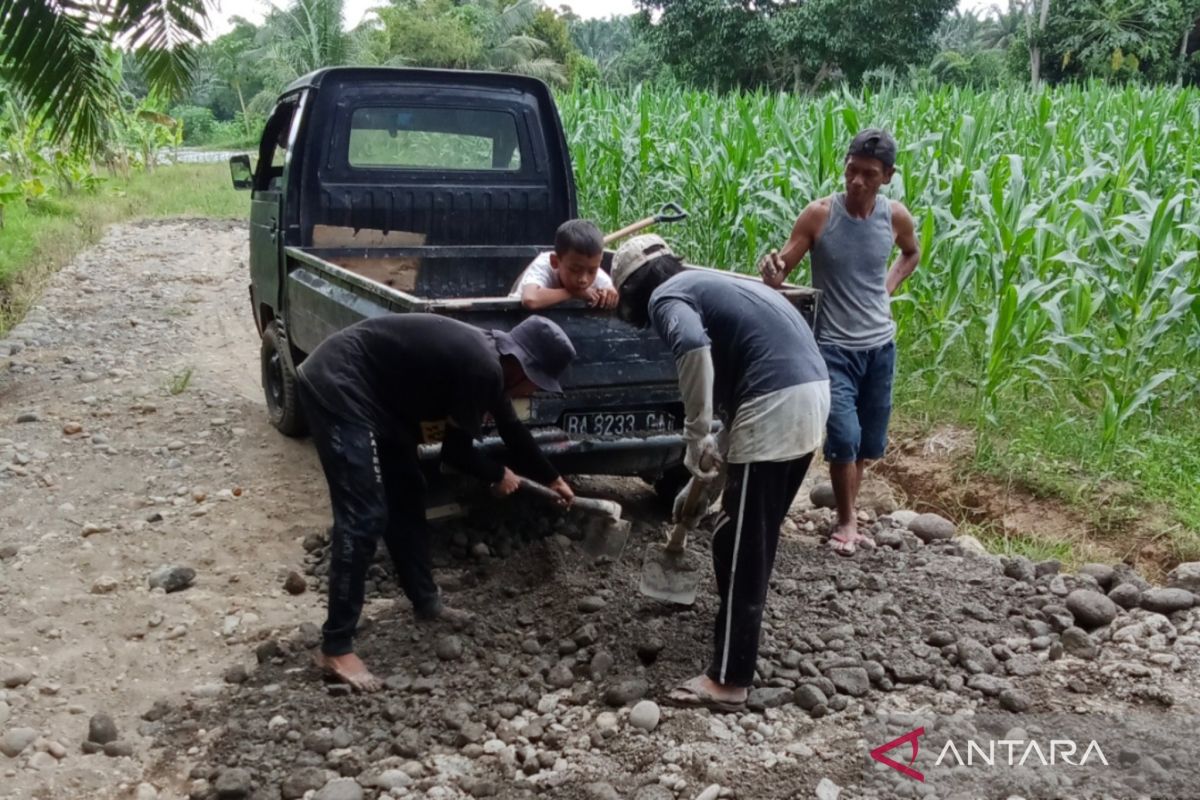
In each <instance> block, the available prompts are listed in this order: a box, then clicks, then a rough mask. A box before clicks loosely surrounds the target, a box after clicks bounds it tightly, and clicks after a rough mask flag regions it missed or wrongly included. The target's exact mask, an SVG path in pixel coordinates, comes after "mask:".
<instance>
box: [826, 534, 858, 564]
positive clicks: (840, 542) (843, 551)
mask: <svg viewBox="0 0 1200 800" xmlns="http://www.w3.org/2000/svg"><path fill="white" fill-rule="evenodd" d="M829 549H830V550H832V551H833V552H835V553H837V554H838V555H839V556H846V557H847V558H849V557H850V556H852V555H854V554H855V553H856V552H858V540H857V539H843V538H842V537H841V536H839V535H838V534H836V533H835V534H834V535H833V536H830V537H829Z"/></svg>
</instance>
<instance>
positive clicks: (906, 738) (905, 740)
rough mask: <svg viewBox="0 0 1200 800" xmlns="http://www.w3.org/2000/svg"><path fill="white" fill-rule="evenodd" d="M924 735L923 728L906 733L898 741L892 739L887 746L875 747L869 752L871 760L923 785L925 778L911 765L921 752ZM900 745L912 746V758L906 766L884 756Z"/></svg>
mask: <svg viewBox="0 0 1200 800" xmlns="http://www.w3.org/2000/svg"><path fill="white" fill-rule="evenodd" d="M924 735H925V728H924V727H921V728H917V729H916V730H912V731H909V732H908V733H906V734H904V735H903V736H901V737H900V738H898V739H892V740H891V741H890V742H888V743H887V744H883V745H880V746H879V747H876V748H875V749H874V750H872V751H871V758H873V759H875V760H876V761H878V762H879V763H881V764H886V765H887V766H889V767H891V768H892V769H894V770H896V771H897V772H899V773H900V774H902V775H907V776H908V777H910V778H912V779H913V780H916V781H920V782H921V783H924V782H925V776H924V775H922V774H921V773H920V772H918V771H917V770H915V769H913V768H912V763H913V762H914V761H916V760H917V753H919V752H920V751H921V742H920V739H921V737H922V736H924ZM902 744H907V745H911V746H912V756H911V757H910V758H909V759H908V763H907V764H901V763H900V762H899V761H894V760H892V759H890V758H888V757H887V756H885V755H884V753H886V752H887V751H889V750H894V749H895V748H897V747H899V746H900V745H902Z"/></svg>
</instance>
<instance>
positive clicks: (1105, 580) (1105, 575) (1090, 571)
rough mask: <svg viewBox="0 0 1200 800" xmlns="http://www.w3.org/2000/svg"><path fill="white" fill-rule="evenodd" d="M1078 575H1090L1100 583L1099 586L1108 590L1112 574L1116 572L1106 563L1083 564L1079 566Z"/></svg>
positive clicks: (1110, 585) (1111, 582) (1110, 586)
mask: <svg viewBox="0 0 1200 800" xmlns="http://www.w3.org/2000/svg"><path fill="white" fill-rule="evenodd" d="M1079 574H1080V575H1090V576H1091V577H1092V578H1094V579H1095V581H1096V583H1098V584H1100V588H1101V589H1104V590H1105V591H1108V590H1109V589H1111V588H1112V584H1113V576H1114V575H1115V574H1116V573H1115V572H1114V570H1113V568H1112V567H1111V566H1109V565H1108V564H1084V565H1083V566H1082V567H1080V568H1079Z"/></svg>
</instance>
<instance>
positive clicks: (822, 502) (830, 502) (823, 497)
mask: <svg viewBox="0 0 1200 800" xmlns="http://www.w3.org/2000/svg"><path fill="white" fill-rule="evenodd" d="M808 499H809V500H811V501H812V504H813V505H814V506H816V507H817V508H837V498H836V497H834V495H833V484H832V483H829V482H828V481H824V482H822V483H818V484H817V485H816V486H814V487H813V488H812V491H811V492H809V493H808Z"/></svg>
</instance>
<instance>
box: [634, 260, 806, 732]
mask: <svg viewBox="0 0 1200 800" xmlns="http://www.w3.org/2000/svg"><path fill="white" fill-rule="evenodd" d="M613 282H614V283H615V284H616V286H617V289H618V290H619V291H620V300H619V301H618V304H617V313H618V315H620V317H621V318H622V319H624V320H625V321H627V322H630V323H632V324H634V325H638V326H640V327H646V326H651V327H653V328H654V330H655V331H656V332H657V333H658V335H659V336H660V337H662V339H663V340H664V341H665V342H667V344H669V345H670V347H671V352H672V353H673V354H674V356H675V365H676V369H677V371H678V373H679V388H680V392H681V394H682V395H683V405H684V412H685V415H686V420H685V423H684V438H685V439H686V441H687V451H686V454H685V457H684V464H685V465H686V466H687V468H688V469H689V470H690V471H691V472H692V474H693V475H694V476H695V478H694V480H713V479H715V478H716V477H717V476H718V474H719V472H720V469H719V466H720V463H721V461H722V460H724V461H725V462H726V464H727V466H726V469H725V472H726V484H725V490H724V494H723V496H722V508H723V511H722V513H721V515H720V517H719V518H718V522H717V525H716V529H715V530H714V531H713V542H712V554H713V569H714V571H715V573H716V579H717V590H718V592H719V593H720V595H721V605H720V610H719V612H718V613H717V619H716V621H715V624H714V631H713V655H712V660H711V661H710V662H709V667H708V669H707V670H706V672H705V673H704V674H703V675H699V676H697V677H695V678H693V679H691V680H689V681H687V682H685V683H684V684H682V685H681V686H679V687H678V688H677V689H675V690H674V691H673V692H671V694H670V696H668V698H667V700H666V702H668V703H670V704H672V705H680V706H688V707H694V706H700V707H706V708H712V709H718V710H724V711H733V710H738V709H740V708H742V707H744V705H745V702H746V697H747V694H748V692H749V687H750V685H751V684H752V683H753V681H754V671H755V667H756V664H757V660H758V639H759V631H760V628H761V626H762V615H763V610H764V607H765V604H766V598H767V585H768V582H769V581H770V578H771V571H772V569H773V567H774V564H775V548H776V546H777V544H778V543H779V527H780V525H782V524H783V520H784V517H785V516H786V515H787V511H788V508H790V507H791V504H792V500H793V498H794V497H795V496H796V492H797V490H798V489H799V488H800V483H801V482H802V481H803V480H804V474H805V472H806V471H807V470H808V465H809V463H810V462H811V461H812V457H813V452H814V451H815V450H816V447H817V445H818V444H820V441H821V436H822V434H823V432H824V427H825V418H826V415H827V414H828V412H829V380H828V375H827V373H826V371H825V363H824V362H823V361H822V359H821V354H820V352H819V351H818V349H817V345H816V342H815V341H814V340H813V336H812V332H811V331H810V330H809V328H808V324H807V323H806V322H805V321H804V318H803V317H801V316H800V312H799V311H797V310H796V309H795V308H794V307H793V306H792V305H791V304H789V303H788V302H787V301H786V300H785V299H784V298H783V297H782V295H780V294H779V293H778V292H775V291H772V290H771V289H769V288H767V287H765V286H763V285H762V284H761V283H759V282H758V281H752V280H745V279H740V278H735V277H733V276H729V275H722V274H719V273H715V272H710V271H707V270H685V269H684V267H683V264H682V262H681V261H680V260H679V259H678V258H677V257H676V256H675V255H674V254H673V253H672V252H671V250H670V248H669V247H668V246H667V244H666V242H664V241H663V240H662V239H661V238H659V237H658V236H639V237H636V238H634V239H631V240H629V241H628V242H626V243H625V244H624V245H622V247H621V249H620V250H618V251H617V254H616V256H615V257H614V258H613ZM715 418H720V419H721V421H722V422H723V423H724V427H725V431H726V433H727V441H728V446H727V449H725V452H721V451H722V449H723V448H721V447H719V446H718V444H717V440H716V437H715V436H714V435H713V420H714V419H715Z"/></svg>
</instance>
